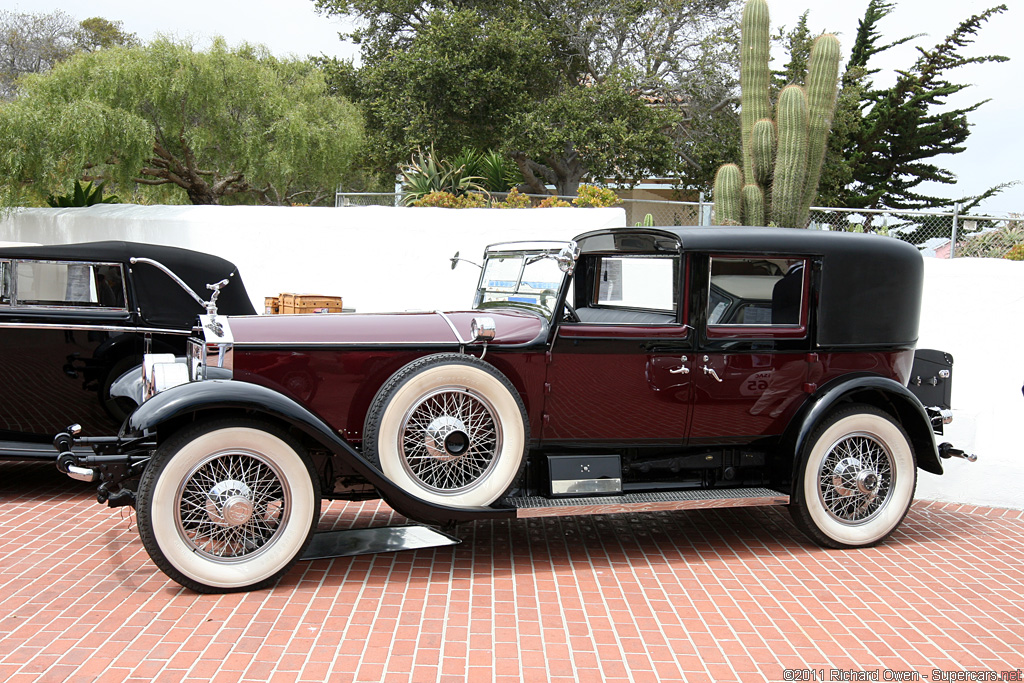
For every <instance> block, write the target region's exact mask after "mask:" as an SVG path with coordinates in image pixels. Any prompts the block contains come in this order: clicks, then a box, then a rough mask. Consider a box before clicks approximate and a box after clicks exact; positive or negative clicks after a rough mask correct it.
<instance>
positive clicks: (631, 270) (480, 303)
mask: <svg viewBox="0 0 1024 683" xmlns="http://www.w3.org/2000/svg"><path fill="white" fill-rule="evenodd" d="M455 262H456V259H453V267H454V265H455ZM922 272H923V265H922V259H921V256H920V254H919V253H918V252H917V250H916V249H915V248H913V247H912V246H909V245H907V244H905V243H902V242H900V241H898V240H894V239H889V238H882V237H874V236H866V235H850V234H837V233H825V232H817V231H806V230H783V229H767V228H714V229H699V228H640V227H637V228H619V229H612V230H602V231H598V232H591V233H586V234H584V235H581V236H579V237H578V238H577V239H576V240H575V241H573V242H569V243H565V242H561V243H552V242H534V243H515V244H497V245H492V246H491V247H488V249H487V250H486V253H485V254H484V262H483V265H482V268H481V275H480V279H479V286H478V288H477V291H476V297H475V302H474V305H473V307H472V310H470V311H464V312H454V313H442V312H440V311H437V312H431V313H402V314H384V315H356V314H339V315H310V316H281V317H277V316H242V317H224V316H221V315H217V314H216V313H214V314H213V315H206V316H202V317H201V319H200V322H201V327H199V328H197V338H195V339H194V340H193V341H192V344H191V348H190V353H189V357H188V362H187V363H184V364H183V363H180V362H175V360H174V358H173V357H165V358H160V357H150V358H147V363H146V365H145V374H146V378H145V388H144V396H143V397H142V398H143V399H144V402H143V403H142V405H141V406H140V407H139V408H138V410H136V411H135V412H134V413H132V414H131V415H130V416H129V417H128V419H127V420H126V422H125V424H124V426H123V427H122V429H121V433H120V434H119V436H117V437H110V438H93V439H83V438H81V437H78V441H80V442H89V443H92V445H93V446H94V449H95V451H96V454H95V455H90V456H82V455H81V454H75V453H72V452H70V450H69V449H68V446H69V445H70V443H71V442H72V441H73V440H74V439H75V437H76V435H75V432H77V430H74V429H73V430H71V433H69V434H62V435H60V436H59V437H58V439H57V443H58V448H59V449H60V450H62V451H64V454H63V455H62V456H61V457H60V459H59V466H60V467H62V468H64V469H65V470H66V471H69V473H71V474H72V476H75V477H77V478H80V479H86V480H93V481H101V482H102V483H101V486H100V500H101V501H107V502H109V503H110V504H111V505H123V504H130V505H135V506H136V508H137V511H138V524H139V532H140V534H141V537H142V541H143V544H144V545H145V547H146V550H147V551H148V552H149V554H150V556H151V557H152V558H153V560H154V562H156V564H157V565H158V566H159V567H160V568H161V569H162V570H163V571H164V572H166V573H167V574H168V575H169V576H170V577H172V578H173V579H174V580H175V581H178V582H179V583H181V584H182V585H184V586H187V587H190V588H192V589H195V590H198V591H231V590H245V589H253V588H258V587H261V586H265V585H267V584H269V583H270V582H273V581H275V580H276V579H277V578H278V577H280V576H281V575H282V574H283V573H284V572H285V571H287V570H288V568H289V567H290V566H291V565H292V563H293V562H295V561H296V560H297V559H298V558H299V557H300V556H302V555H303V552H304V550H305V549H306V548H307V546H308V544H309V543H310V541H311V539H312V537H313V536H314V531H315V529H316V526H317V521H318V517H319V511H320V502H321V500H322V499H350V500H358V499H365V498H369V497H382V498H384V499H385V500H386V501H387V502H388V504H390V505H391V506H392V507H393V508H395V509H396V510H397V511H399V512H401V513H402V514H404V515H406V516H408V517H410V518H412V519H414V520H419V521H422V522H425V523H428V524H435V525H442V526H444V525H451V524H454V523H457V522H462V521H470V520H475V519H481V518H486V517H491V518H494V517H530V516H542V515H565V514H593V513H615V512H624V511H636V510H666V509H685V508H693V507H714V506H743V505H787V504H788V505H789V507H790V510H791V511H792V514H793V517H794V519H795V521H796V523H797V525H798V526H799V527H800V528H801V529H802V530H803V531H804V532H805V533H806V534H807V535H808V536H809V537H810V538H811V539H813V540H814V541H816V542H818V543H820V544H823V545H827V546H832V547H840V548H842V547H859V546H866V545H871V544H874V543H878V542H879V541H881V540H882V539H884V538H885V537H886V536H888V535H889V534H890V533H891V532H892V531H893V530H894V529H895V528H896V527H897V525H899V523H900V522H901V520H902V519H903V517H904V515H905V514H906V512H907V510H908V508H909V506H910V503H911V500H912V499H913V495H914V488H915V485H916V480H917V473H916V472H917V468H918V467H920V468H922V469H924V470H926V471H929V472H934V473H941V472H942V465H941V458H943V457H951V456H962V457H972V456H964V454H963V453H961V452H960V451H957V450H956V449H953V448H952V447H951V446H950V445H949V444H942V445H941V446H936V443H935V438H934V436H933V434H934V433H935V432H938V433H941V431H942V424H943V422H944V421H948V419H949V416H950V412H949V387H950V381H951V378H950V369H951V366H952V359H950V358H949V357H948V356H946V355H945V354H942V353H941V352H927V353H924V354H922V361H921V362H922V364H921V365H920V366H918V367H917V368H915V350H914V346H915V343H916V341H917V335H918V317H919V310H920V300H921V287H922ZM214 368H217V369H218V370H217V372H218V373H220V376H223V373H225V372H230V373H231V379H211V377H212V375H213V373H212V371H213V369H214ZM908 383H909V384H910V385H911V386H910V388H908ZM915 391H917V392H920V395H921V396H924V397H925V403H922V400H921V399H920V398H919V397H918V395H915V393H914V392H915ZM925 392H927V393H925Z"/></svg>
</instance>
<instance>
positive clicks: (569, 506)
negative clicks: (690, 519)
mask: <svg viewBox="0 0 1024 683" xmlns="http://www.w3.org/2000/svg"><path fill="white" fill-rule="evenodd" d="M502 503H504V504H505V505H508V506H510V507H514V508H516V517H518V518H524V517H563V516H568V515H612V514H616V513H620V512H654V511H657V510H705V509H708V508H736V507H756V506H761V505H788V504H789V496H788V495H786V494H784V493H779V492H778V491H774V490H772V489H768V488H744V489H710V490H708V489H702V490H699V491H697V490H691V491H668V492H658V493H627V494H624V495H621V496H591V497H588V498H542V497H540V496H532V497H527V498H506V499H505V500H503V501H502Z"/></svg>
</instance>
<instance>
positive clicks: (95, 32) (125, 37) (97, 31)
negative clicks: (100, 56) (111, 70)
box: [78, 17, 139, 52]
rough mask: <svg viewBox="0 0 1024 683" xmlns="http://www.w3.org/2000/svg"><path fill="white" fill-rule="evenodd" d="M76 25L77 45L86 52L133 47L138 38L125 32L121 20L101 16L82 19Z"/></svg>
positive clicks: (137, 42)
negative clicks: (110, 19)
mask: <svg viewBox="0 0 1024 683" xmlns="http://www.w3.org/2000/svg"><path fill="white" fill-rule="evenodd" d="M78 26H79V27H80V31H79V33H78V46H79V48H80V49H82V50H85V51H86V52H94V51H96V50H106V49H109V48H112V47H135V46H137V45H138V44H139V38H138V36H136V35H135V34H134V33H125V31H124V22H123V21H109V20H107V19H104V18H103V17H89V18H88V19H83V20H82V21H81V22H80V23H79V24H78Z"/></svg>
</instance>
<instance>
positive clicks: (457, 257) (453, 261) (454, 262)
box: [449, 252, 484, 270]
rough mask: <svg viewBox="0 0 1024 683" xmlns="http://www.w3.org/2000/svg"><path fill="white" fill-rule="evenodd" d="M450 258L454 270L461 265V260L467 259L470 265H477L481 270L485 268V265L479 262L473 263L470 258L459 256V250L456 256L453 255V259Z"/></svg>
mask: <svg viewBox="0 0 1024 683" xmlns="http://www.w3.org/2000/svg"><path fill="white" fill-rule="evenodd" d="M449 260H450V261H451V262H452V270H455V266H457V265H459V261H465V262H466V263H468V264H469V265H471V266H476V267H477V268H479V269H480V270H483V269H484V267H483V266H481V265H480V264H479V263H473V262H472V261H470V260H469V259H465V258H459V252H455V256H452V257H451V259H449Z"/></svg>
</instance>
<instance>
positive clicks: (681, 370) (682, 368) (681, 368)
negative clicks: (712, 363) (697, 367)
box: [668, 356, 690, 375]
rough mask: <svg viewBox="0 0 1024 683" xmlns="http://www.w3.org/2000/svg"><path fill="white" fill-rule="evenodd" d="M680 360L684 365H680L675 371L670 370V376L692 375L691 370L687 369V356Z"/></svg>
mask: <svg viewBox="0 0 1024 683" xmlns="http://www.w3.org/2000/svg"><path fill="white" fill-rule="evenodd" d="M679 360H680V361H681V362H682V363H683V364H682V365H680V366H679V367H678V368H676V369H675V370H669V371H668V372H669V374H670V375H689V374H690V368H688V367H686V356H683V357H682V358H680V359H679Z"/></svg>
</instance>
